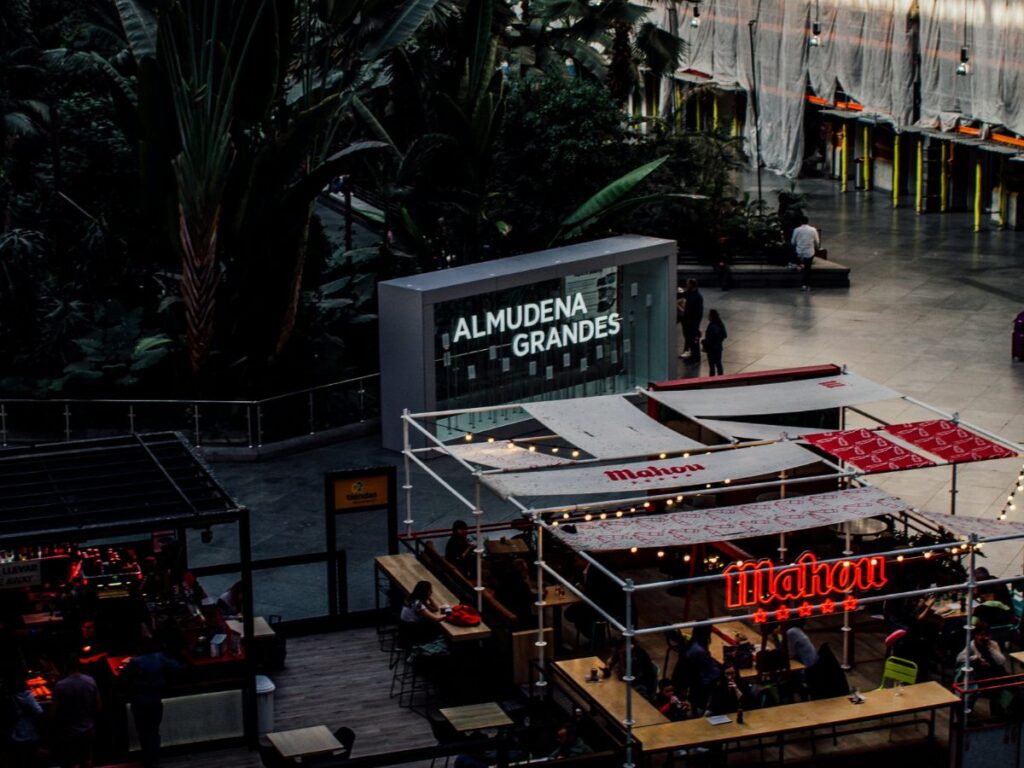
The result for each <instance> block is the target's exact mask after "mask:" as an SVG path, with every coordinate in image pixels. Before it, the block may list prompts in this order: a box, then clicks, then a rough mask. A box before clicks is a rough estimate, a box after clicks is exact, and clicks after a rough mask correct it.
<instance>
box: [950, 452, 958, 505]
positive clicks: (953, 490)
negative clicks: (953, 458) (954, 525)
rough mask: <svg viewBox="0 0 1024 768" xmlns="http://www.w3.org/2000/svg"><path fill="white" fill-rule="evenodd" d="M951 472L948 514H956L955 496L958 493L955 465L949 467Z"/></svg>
mask: <svg viewBox="0 0 1024 768" xmlns="http://www.w3.org/2000/svg"><path fill="white" fill-rule="evenodd" d="M950 470H951V473H950V474H951V484H950V488H949V514H950V515H955V514H956V495H957V493H958V491H957V489H956V464H951V465H950Z"/></svg>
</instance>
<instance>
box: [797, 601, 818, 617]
mask: <svg viewBox="0 0 1024 768" xmlns="http://www.w3.org/2000/svg"><path fill="white" fill-rule="evenodd" d="M796 612H797V613H798V614H799V616H800V618H802V619H806V618H807V617H808V616H810V615H811V614H812V613H814V606H813V605H811V604H810V603H808V602H806V601H805V602H804V603H803V604H802V605H801V606H800V607H799V608H797V609H796Z"/></svg>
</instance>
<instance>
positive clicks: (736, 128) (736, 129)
mask: <svg viewBox="0 0 1024 768" xmlns="http://www.w3.org/2000/svg"><path fill="white" fill-rule="evenodd" d="M732 135H733V136H739V135H740V116H739V115H738V114H734V115H733V116H732Z"/></svg>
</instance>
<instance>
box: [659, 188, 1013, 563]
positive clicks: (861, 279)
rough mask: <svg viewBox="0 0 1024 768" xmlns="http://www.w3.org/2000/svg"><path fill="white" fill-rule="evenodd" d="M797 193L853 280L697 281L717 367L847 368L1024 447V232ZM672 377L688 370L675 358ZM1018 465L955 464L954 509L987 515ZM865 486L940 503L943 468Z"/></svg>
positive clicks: (996, 556) (892, 412) (1002, 554)
mask: <svg viewBox="0 0 1024 768" xmlns="http://www.w3.org/2000/svg"><path fill="white" fill-rule="evenodd" d="M774 182H775V184H776V185H778V184H779V181H778V180H774ZM749 187H750V185H749V184H748V188H749ZM797 190H798V191H800V192H803V193H804V194H805V195H806V197H807V208H806V210H807V211H808V215H809V217H810V218H811V222H812V224H814V225H815V226H817V227H820V228H821V230H822V244H823V245H824V246H825V247H827V248H828V250H829V254H830V256H831V258H833V259H835V260H837V261H839V262H841V263H843V264H845V265H847V266H849V267H851V269H852V274H851V286H850V288H849V289H819V290H814V291H811V292H809V293H803V292H801V291H800V290H798V289H757V290H753V289H750V290H742V291H741V290H735V291H730V292H727V293H724V292H721V291H719V290H718V289H717V288H714V287H710V288H705V289H704V305H705V307H706V308H707V309H711V308H715V309H718V310H719V312H721V313H722V318H723V320H724V321H725V323H726V326H727V328H728V330H729V339H728V340H727V341H726V345H725V355H724V366H725V370H726V372H727V373H732V372H739V371H754V370H765V369H769V368H780V367H787V366H796V365H808V364H813V363H827V362H831V363H837V364H845V365H848V366H849V367H850V369H851V370H853V371H856V372H857V373H859V374H861V375H863V376H866V377H868V378H870V379H872V380H875V381H878V382H880V383H882V384H886V385H888V386H890V387H892V388H893V389H896V390H898V391H899V392H901V393H903V394H906V395H909V396H911V397H914V398H917V399H920V400H923V401H925V402H927V403H929V404H930V405H933V406H935V407H937V408H941V409H945V410H947V411H948V412H950V413H952V412H958V413H959V414H960V417H961V418H962V419H964V420H965V421H967V422H971V423H974V424H976V425H978V426H980V427H983V428H986V429H989V430H993V431H994V432H996V433H998V434H1000V435H1002V436H1004V437H1007V438H1009V439H1011V440H1015V441H1018V442H1024V363H1021V362H1014V361H1013V360H1012V359H1011V357H1010V333H1011V328H1012V324H1013V319H1014V317H1015V316H1016V315H1017V313H1019V312H1022V311H1024V233H1020V232H1007V231H999V230H992V229H989V230H986V231H983V232H979V233H974V232H972V231H971V225H972V220H971V217H970V215H969V214H945V215H942V216H939V215H935V214H931V215H925V216H919V215H918V214H916V213H914V211H913V208H912V203H911V202H909V201H908V203H907V205H906V207H904V208H901V209H898V210H893V209H892V208H891V207H890V206H889V205H888V204H887V203H888V198H887V197H886V196H885V195H882V194H870V193H868V194H865V193H861V192H849V193H846V194H845V195H844V194H841V193H839V192H838V187H837V186H836V185H835V183H834V182H831V181H826V180H817V179H815V180H807V181H802V182H799V183H798V184H797ZM765 197H766V199H768V200H773V198H774V196H773V194H770V193H766V194H765ZM701 372H702V373H705V374H706V372H707V366H706V364H702V366H701ZM679 373H680V375H684V376H685V375H691V376H692V375H697V371H696V368H695V367H693V366H684V365H682V364H680V367H679ZM869 410H870V411H871V412H872V413H874V414H875V415H878V416H879V417H881V418H884V419H886V420H888V421H899V420H910V419H917V418H930V417H931V416H929V413H928V412H927V411H925V410H923V409H921V408H918V407H917V406H914V405H911V404H908V403H905V402H903V401H893V402H890V403H884V404H880V405H879V406H872V407H871V408H870V409H869ZM864 423H865V424H867V423H868V422H867V421H866V420H865V421H864ZM856 424H857V422H856V421H851V422H850V425H851V426H854V425H856ZM1020 467H1021V462H1020V461H1019V460H1015V459H1008V460H1004V461H996V462H987V463H981V464H974V465H966V466H963V467H962V468H961V469H960V470H959V471H958V488H959V493H958V494H957V513H958V514H962V515H973V516H979V517H990V518H992V517H996V516H997V515H998V514H999V511H1000V510H1001V508H1002V505H1003V503H1004V502H1005V500H1006V496H1007V494H1008V492H1009V491H1010V490H1012V488H1013V483H1014V481H1015V480H1016V477H1017V472H1018V471H1019V470H1020ZM874 482H875V484H877V485H879V486H880V487H882V488H885V489H886V490H888V491H890V492H892V493H895V494H897V495H899V496H901V497H902V498H904V499H906V500H907V501H908V502H909V503H911V504H912V505H914V506H917V507H919V508H923V509H929V510H931V511H935V512H942V511H947V510H948V509H949V490H950V472H949V470H948V469H942V468H940V469H928V470H917V471H914V472H909V473H906V472H905V473H900V474H892V475H887V476H876V479H874ZM1020 501H1021V502H1022V503H1021V504H1020V505H1018V510H1017V515H1018V518H1017V519H1018V520H1021V521H1024V496H1022V497H1021V498H1020ZM1011 519H1012V518H1011ZM986 553H987V555H988V560H987V561H986V565H987V566H988V567H989V569H990V570H992V571H993V573H996V572H998V573H1000V574H1003V573H1005V574H1007V575H1009V574H1010V573H1011V572H1012V573H1020V571H1021V557H1022V554H1024V549H1022V547H1021V546H1020V545H1019V544H1014V545H1002V546H999V547H997V546H994V545H993V546H991V547H990V548H989V549H988V550H986Z"/></svg>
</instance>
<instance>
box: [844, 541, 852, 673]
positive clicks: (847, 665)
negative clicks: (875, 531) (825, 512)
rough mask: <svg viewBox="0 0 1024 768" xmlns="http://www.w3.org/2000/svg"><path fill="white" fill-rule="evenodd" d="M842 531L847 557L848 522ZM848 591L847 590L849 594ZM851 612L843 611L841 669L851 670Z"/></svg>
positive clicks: (849, 544)
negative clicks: (844, 536)
mask: <svg viewBox="0 0 1024 768" xmlns="http://www.w3.org/2000/svg"><path fill="white" fill-rule="evenodd" d="M843 530H844V531H845V532H846V541H845V547H844V549H843V554H844V555H846V556H847V557H849V556H850V555H852V554H853V535H852V534H851V533H850V523H849V521H847V522H845V523H843ZM849 591H850V590H847V592H849ZM851 613H852V612H851V611H843V669H847V670H848V669H852V668H853V626H852V625H851V623H850V615H851Z"/></svg>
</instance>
